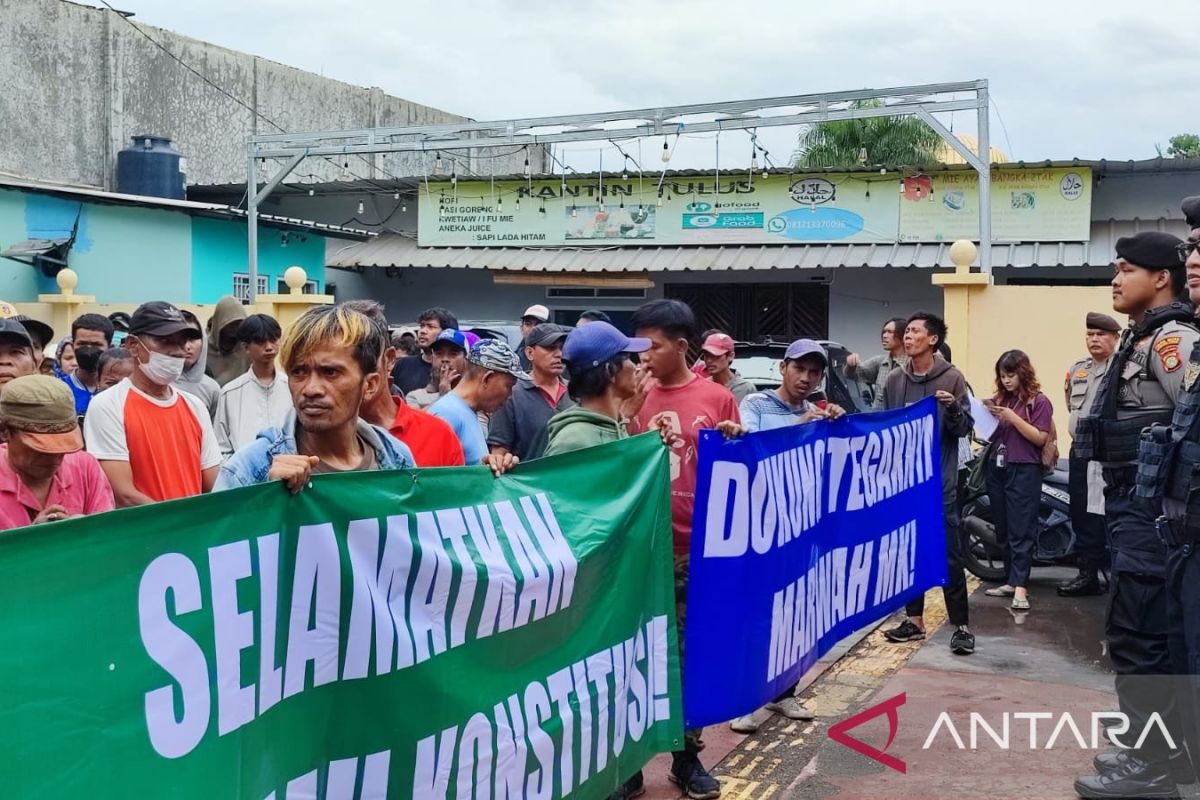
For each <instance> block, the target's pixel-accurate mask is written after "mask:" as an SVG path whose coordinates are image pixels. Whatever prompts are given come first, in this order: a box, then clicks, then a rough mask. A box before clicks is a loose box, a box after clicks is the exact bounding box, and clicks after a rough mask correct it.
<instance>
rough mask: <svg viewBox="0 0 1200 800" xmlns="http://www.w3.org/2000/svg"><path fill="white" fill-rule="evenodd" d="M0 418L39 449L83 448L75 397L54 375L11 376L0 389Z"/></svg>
mask: <svg viewBox="0 0 1200 800" xmlns="http://www.w3.org/2000/svg"><path fill="white" fill-rule="evenodd" d="M5 322H8V320H5ZM0 419H3V420H4V422H6V423H7V424H8V425H9V427H11V428H13V429H15V430H18V431H21V432H22V433H24V434H25V437H24V439H25V442H26V443H27V444H28V445H29V446H30V447H32V448H33V449H34V450H37V451H39V452H42V453H77V452H79V451H80V450H82V449H83V434H81V433H80V432H79V417H77V416H76V415H75V397H74V395H72V394H71V390H70V389H69V388H68V387H67V384H66V383H64V382H63V381H60V380H59V379H58V378H52V377H50V376H49V375H23V376H21V377H20V378H13V379H12V380H11V381H9V382H8V383H7V384H6V385H5V387H4V389H3V391H0Z"/></svg>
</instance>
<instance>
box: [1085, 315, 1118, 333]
mask: <svg viewBox="0 0 1200 800" xmlns="http://www.w3.org/2000/svg"><path fill="white" fill-rule="evenodd" d="M1087 329H1088V330H1097V331H1108V332H1109V333H1120V332H1121V326H1120V325H1118V324H1117V321H1116V320H1115V319H1113V318H1112V317H1110V316H1109V315H1108V314H1101V313H1100V312H1099V311H1089V312H1088V315H1087Z"/></svg>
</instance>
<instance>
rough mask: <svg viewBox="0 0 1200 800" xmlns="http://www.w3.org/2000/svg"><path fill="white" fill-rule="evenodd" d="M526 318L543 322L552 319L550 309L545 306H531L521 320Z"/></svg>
mask: <svg viewBox="0 0 1200 800" xmlns="http://www.w3.org/2000/svg"><path fill="white" fill-rule="evenodd" d="M526 317H533V318H535V319H539V320H541V321H542V322H547V321H548V320H549V319H550V309H548V308H546V307H545V306H543V305H535V306H530V307H529V308H527V309H525V313H524V314H522V315H521V319H525V318H526Z"/></svg>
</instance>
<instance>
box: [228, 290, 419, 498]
mask: <svg viewBox="0 0 1200 800" xmlns="http://www.w3.org/2000/svg"><path fill="white" fill-rule="evenodd" d="M280 360H281V361H282V363H283V369H284V372H285V373H286V374H287V377H288V388H289V390H290V391H291V393H292V405H293V410H292V411H291V412H290V413H289V414H288V416H287V418H286V419H285V420H284V423H283V427H281V428H268V429H266V430H264V431H262V432H261V433H259V434H258V437H257V438H256V439H255V440H254V441H253V442H252V443H251V444H249V445H247V446H246V447H243V448H242V449H241V450H238V451H237V452H236V453H234V454H233V455H232V456H231V457H230V458H229V460H228V461H226V462H225V464H224V465H222V467H221V472H220V475H219V476H218V478H217V483H216V486H215V487H214V490H216V491H220V490H222V489H234V488H237V487H239V486H250V485H252V484H256V483H263V482H265V481H276V480H281V481H284V482H285V483H287V486H288V489H289V490H290V491H291V492H292V493H296V492H298V491H300V490H301V489H302V488H303V487H304V486H305V484H307V483H308V480H309V478H310V477H311V476H312V475H313V474H320V473H328V472H361V471H366V470H377V469H404V468H408V467H412V466H413V465H414V462H413V458H412V453H411V452H410V451H409V449H408V447H407V446H406V445H405V444H403V443H402V442H400V441H399V440H397V439H395V438H393V437H392V435H391V434H389V433H388V432H387V431H385V430H384V429H382V428H379V427H377V426H375V425H370V424H368V423H366V422H364V421H363V420H361V419H360V418H359V416H358V414H359V407H360V406H361V405H362V401H363V397H364V396H367V395H368V394H369V393H371V392H372V391H374V390H375V389H377V388H378V385H379V384H380V382H381V381H383V380H385V378H384V376H382V375H380V374H379V366H378V365H379V340H378V337H376V336H375V335H374V329H373V328H372V323H371V321H370V320H369V319H368V318H367V317H366V316H364V315H363V314H361V313H359V312H358V311H354V310H352V309H349V308H346V307H345V306H318V307H316V308H313V309H311V310H309V311H307V312H306V313H305V314H304V315H303V316H302V317H300V319H299V320H297V321H296V324H295V325H293V326H292V328H291V330H289V331H288V334H287V337H286V338H285V340H284V343H283V347H282V349H281V351H280Z"/></svg>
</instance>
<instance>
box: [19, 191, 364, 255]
mask: <svg viewBox="0 0 1200 800" xmlns="http://www.w3.org/2000/svg"><path fill="white" fill-rule="evenodd" d="M0 189H16V190H18V191H23V192H37V193H38V194H49V195H55V196H61V197H76V198H78V197H83V198H87V199H88V200H90V201H92V202H96V203H104V204H106V205H124V206H140V207H143V208H161V209H165V210H168V211H182V212H183V213H185V214H191V215H193V216H202V217H222V218H226V219H246V216H247V214H246V211H245V210H244V209H240V208H234V207H232V206H227V205H222V204H219V203H197V202H195V201H192V200H174V199H171V198H169V197H149V196H146V195H138V194H122V193H120V192H105V191H102V190H100V189H88V188H83V187H79V186H69V185H64V184H57V183H43V182H41V181H28V180H13V179H9V178H6V177H3V176H0ZM258 220H259V223H260V224H261V225H263V226H264V227H268V228H276V229H280V230H304V231H312V232H315V233H321V234H325V235H326V236H333V237H337V238H340V239H355V240H363V239H367V238H370V237H372V236H374V235H375V233H374V232H373V231H364V230H359V229H357V228H345V227H342V226H341V225H328V224H326V223H324V222H313V221H311V220H303V219H295V218H293V217H281V216H277V215H275V214H259V215H258Z"/></svg>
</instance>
